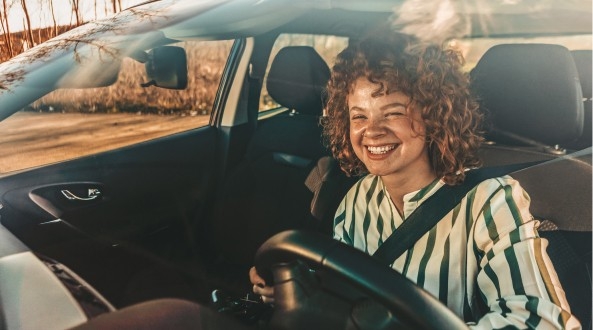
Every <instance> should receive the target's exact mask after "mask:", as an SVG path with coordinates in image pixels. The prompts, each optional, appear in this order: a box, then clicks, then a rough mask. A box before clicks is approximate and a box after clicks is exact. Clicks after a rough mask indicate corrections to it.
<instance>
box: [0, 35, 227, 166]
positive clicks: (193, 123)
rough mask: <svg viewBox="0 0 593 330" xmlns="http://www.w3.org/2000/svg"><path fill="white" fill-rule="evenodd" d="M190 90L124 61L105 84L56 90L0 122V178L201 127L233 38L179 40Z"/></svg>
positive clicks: (206, 121) (212, 99) (126, 60)
mask: <svg viewBox="0 0 593 330" xmlns="http://www.w3.org/2000/svg"><path fill="white" fill-rule="evenodd" d="M174 45H175V46H181V47H183V48H185V50H186V53H187V67H188V85H187V88H186V89H184V90H170V89H164V88H159V87H155V86H149V87H142V86H141V84H143V83H146V82H147V81H146V80H147V78H146V74H145V68H144V64H142V63H139V62H137V61H135V60H133V59H130V58H125V59H124V60H123V63H122V66H121V71H120V73H119V76H118V79H117V81H116V83H114V84H113V85H111V86H108V87H101V88H86V89H59V90H55V91H53V92H51V93H49V94H47V95H46V96H44V97H43V98H41V99H39V100H37V101H35V102H33V103H32V104H30V105H29V106H27V107H25V108H24V109H23V110H21V111H19V112H17V113H15V114H14V115H13V116H11V117H9V118H7V119H5V120H4V121H2V122H0V131H2V134H1V135H0V146H2V147H1V148H0V150H1V151H0V173H6V172H9V171H14V170H20V169H24V168H30V167H34V166H39V165H44V164H50V163H55V162H59V161H63V160H68V159H73V158H78V157H81V156H86V155H91V154H96V153H99V152H103V151H107V150H113V149H117V148H121V147H124V146H128V145H132V144H135V143H139V142H143V141H147V140H151V139H155V138H158V137H162V136H166V135H170V134H174V133H178V132H182V131H186V130H189V129H192V128H197V127H200V126H204V125H207V124H208V123H209V121H210V111H211V109H212V105H213V102H214V98H215V96H216V92H217V89H218V85H219V82H220V79H221V75H222V71H223V69H224V65H225V63H226V60H227V57H228V55H229V53H230V49H231V46H232V41H184V42H180V43H177V44H174Z"/></svg>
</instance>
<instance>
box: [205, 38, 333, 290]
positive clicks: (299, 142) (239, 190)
mask: <svg viewBox="0 0 593 330" xmlns="http://www.w3.org/2000/svg"><path fill="white" fill-rule="evenodd" d="M328 79H329V68H328V66H327V64H326V63H325V61H324V60H323V59H322V58H321V57H320V56H319V55H318V54H317V53H316V52H315V50H314V49H313V48H311V47H301V46H299V47H286V48H284V49H282V50H281V51H280V52H279V53H278V55H277V56H276V57H275V59H274V62H273V63H272V66H271V69H270V72H269V75H268V79H267V89H268V92H269V93H270V95H271V96H272V98H274V100H275V101H276V102H278V103H279V104H281V105H284V106H286V107H287V108H289V109H290V110H291V111H289V113H283V114H280V115H276V116H273V117H271V118H268V119H265V120H260V121H259V122H258V127H257V128H256V130H255V132H254V135H253V137H252V139H251V141H250V142H249V144H248V146H247V151H246V154H245V156H244V158H243V160H242V161H241V162H240V163H239V164H238V165H237V166H236V168H234V169H233V170H232V171H231V173H230V174H229V175H228V177H227V179H226V180H225V183H224V187H223V188H222V190H221V193H220V194H219V196H218V199H217V203H216V205H215V207H214V209H215V210H214V214H213V218H212V220H211V222H210V226H211V228H210V229H209V230H208V233H209V235H211V236H210V237H208V238H207V240H208V241H209V242H210V243H209V245H210V248H211V249H213V251H211V254H212V255H214V256H215V260H213V261H214V262H215V263H217V265H218V266H219V267H218V268H220V267H223V268H224V269H226V273H227V274H226V276H227V278H226V281H227V282H228V283H229V284H231V285H237V287H236V289H237V290H238V291H240V290H241V289H240V288H241V286H243V288H244V289H248V288H249V286H248V284H249V282H248V276H247V271H248V269H249V267H250V266H251V265H252V264H253V258H254V256H255V251H256V250H257V248H258V247H259V246H260V245H261V244H262V243H263V242H264V241H265V240H266V239H268V238H269V237H271V236H272V235H274V234H276V233H278V232H280V231H283V230H287V229H311V230H315V229H316V227H317V226H318V224H317V223H316V222H315V221H314V219H313V217H312V216H311V213H310V204H311V199H312V198H313V192H312V191H310V190H309V189H308V188H307V186H306V185H305V180H306V178H307V176H308V175H309V172H310V171H311V169H312V168H313V167H314V166H315V165H316V162H317V160H318V159H319V158H321V157H323V156H325V155H327V154H328V151H327V149H326V148H325V147H324V146H323V143H322V129H321V126H320V125H319V119H320V116H321V113H322V108H323V104H322V93H323V90H324V88H325V85H326V84H327V81H328Z"/></svg>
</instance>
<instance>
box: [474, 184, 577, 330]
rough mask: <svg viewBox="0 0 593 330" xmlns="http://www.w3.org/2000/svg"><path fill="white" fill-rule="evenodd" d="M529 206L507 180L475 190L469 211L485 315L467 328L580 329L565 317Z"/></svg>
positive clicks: (561, 297)
mask: <svg viewBox="0 0 593 330" xmlns="http://www.w3.org/2000/svg"><path fill="white" fill-rule="evenodd" d="M479 195H482V196H485V197H484V198H480V197H479ZM529 204H530V199H529V196H528V195H527V193H526V192H525V191H524V190H523V188H522V187H521V186H520V185H519V183H518V182H517V181H516V180H513V179H511V178H510V177H504V178H497V179H492V180H487V181H485V182H483V183H481V184H480V185H479V186H478V190H477V191H476V199H475V200H474V205H473V206H472V209H473V210H474V214H477V217H475V219H474V220H475V222H474V236H473V238H474V248H475V251H478V263H479V271H478V276H477V284H478V287H479V292H478V294H480V295H481V299H483V300H484V302H485V304H486V306H488V309H489V311H488V312H487V314H486V315H484V316H483V317H482V318H481V319H480V320H479V321H478V323H477V324H476V325H472V327H473V328H475V329H493V328H504V327H506V326H511V327H516V328H529V329H550V328H552V329H576V328H580V327H581V326H580V324H579V322H578V320H577V319H576V318H575V317H574V316H573V315H572V314H571V313H570V307H569V305H568V302H567V300H566V297H565V295H564V290H563V289H562V286H561V284H560V281H559V280H558V276H557V275H556V271H555V270H554V267H553V265H552V262H551V260H550V258H549V257H548V254H547V253H546V247H547V240H545V239H541V238H539V235H538V233H537V227H538V225H539V221H536V220H534V219H533V217H532V215H531V214H530V212H529ZM479 298H480V297H479Z"/></svg>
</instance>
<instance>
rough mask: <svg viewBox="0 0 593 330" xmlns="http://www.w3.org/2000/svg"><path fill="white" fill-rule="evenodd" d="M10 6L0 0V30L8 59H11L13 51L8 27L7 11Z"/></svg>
mask: <svg viewBox="0 0 593 330" xmlns="http://www.w3.org/2000/svg"><path fill="white" fill-rule="evenodd" d="M9 8H10V5H9V4H8V1H7V0H2V30H3V32H4V41H5V42H6V50H7V52H8V57H9V58H10V57H13V56H14V55H15V54H14V49H13V47H12V40H11V38H10V26H9V24H8V9H9Z"/></svg>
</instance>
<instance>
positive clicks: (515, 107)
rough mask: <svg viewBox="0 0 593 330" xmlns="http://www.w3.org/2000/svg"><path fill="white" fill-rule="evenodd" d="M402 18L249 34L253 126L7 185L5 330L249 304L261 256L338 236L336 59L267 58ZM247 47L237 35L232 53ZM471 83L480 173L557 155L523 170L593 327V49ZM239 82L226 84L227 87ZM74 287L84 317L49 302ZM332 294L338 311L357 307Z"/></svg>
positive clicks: (493, 54)
mask: <svg viewBox="0 0 593 330" xmlns="http://www.w3.org/2000/svg"><path fill="white" fill-rule="evenodd" d="M390 14H391V13H385V12H383V13H381V12H375V13H371V12H369V13H366V14H361V13H354V12H347V11H344V12H339V11H338V12H337V13H334V12H331V13H329V12H324V11H323V10H319V11H314V12H312V13H310V14H307V15H304V16H303V17H300V18H299V19H298V20H293V21H291V22H289V23H287V24H285V25H282V26H281V27H279V28H277V29H275V30H272V31H268V32H265V33H261V34H257V35H255V36H254V37H253V38H252V39H251V38H249V39H251V40H250V41H249V42H252V43H253V49H252V53H251V56H250V58H249V69H248V74H247V75H246V77H244V79H243V80H242V88H241V95H240V97H239V99H240V104H241V105H240V107H244V110H245V113H246V114H247V115H246V116H247V120H246V121H245V122H244V123H241V124H238V125H232V126H226V125H223V124H220V123H221V121H222V119H221V118H222V116H223V114H222V113H221V111H222V108H218V109H216V111H215V112H214V114H213V117H212V118H213V120H212V122H213V123H214V124H213V125H209V126H206V127H202V128H199V129H196V130H193V131H190V132H186V133H181V134H177V135H175V136H171V137H166V138H162V139H159V140H155V141H149V142H146V143H143V144H140V145H138V146H133V147H129V148H123V149H121V150H115V151H111V152H107V153H104V154H101V155H96V156H91V157H85V158H81V159H76V160H72V161H68V162H64V163H58V164H53V165H49V166H45V167H41V168H34V169H31V170H29V171H22V172H19V173H16V174H14V175H10V176H5V177H1V178H0V188H1V190H2V191H3V195H2V199H1V204H0V216H1V218H0V219H1V220H0V221H1V223H2V226H0V304H1V305H2V310H3V314H4V322H5V324H6V326H7V328H9V329H11V328H18V327H19V325H20V326H23V325H25V326H28V327H30V328H40V327H43V322H48V320H50V321H49V322H52V323H53V324H54V325H56V327H57V328H68V327H71V326H73V325H77V324H81V323H84V322H86V320H88V319H91V318H94V317H96V316H97V315H100V314H103V313H114V312H115V311H116V310H118V309H121V308H124V307H126V306H131V305H134V304H138V303H141V302H145V301H154V300H155V299H159V298H167V297H174V298H181V299H187V300H190V301H196V302H199V303H201V304H206V305H207V304H209V303H210V297H211V292H212V290H214V289H220V290H223V291H225V292H227V293H228V294H229V295H231V296H235V297H240V296H242V295H245V294H246V293H247V292H249V291H251V286H252V285H251V284H250V282H249V279H248V275H247V274H248V271H249V268H250V267H251V266H253V265H254V263H255V262H256V260H255V258H256V257H255V256H256V255H257V254H258V253H259V252H258V249H260V250H261V248H260V247H261V246H262V244H265V242H266V241H267V240H268V239H270V238H271V237H273V236H274V235H275V234H278V233H282V232H285V231H286V230H299V231H303V232H314V233H317V234H320V235H322V236H325V237H328V238H330V237H331V233H332V224H333V216H334V212H335V210H336V208H337V206H338V204H339V202H340V201H341V198H342V196H344V195H345V194H346V192H347V191H348V189H349V188H350V187H351V186H352V185H353V184H354V183H355V182H356V181H357V180H358V178H356V177H348V176H346V175H345V174H344V173H343V172H342V171H341V170H340V169H339V166H338V164H337V162H336V161H335V160H334V159H333V158H332V157H331V154H330V152H329V151H328V150H327V148H326V147H325V145H324V141H323V139H322V133H321V132H322V126H321V121H322V119H323V108H324V101H325V97H326V94H325V93H326V92H325V85H326V83H327V81H328V79H329V74H330V64H328V63H327V62H326V61H325V60H324V59H323V58H322V57H321V56H320V54H319V53H318V52H317V51H316V50H315V49H314V48H313V47H310V46H287V47H284V48H282V49H281V50H280V51H279V52H278V54H277V55H275V56H274V57H273V60H272V62H271V63H268V61H269V59H270V58H271V57H272V56H271V49H272V46H273V44H274V41H275V40H276V38H277V37H278V36H279V35H280V34H281V33H310V34H319V33H324V34H328V35H337V36H341V37H349V38H350V39H351V40H352V39H356V38H358V37H360V36H362V35H364V33H370V31H372V30H373V29H374V28H376V26H375V24H376V22H382V21H385V20H387V18H388V17H389V15H390ZM365 15H366V16H365ZM320 17H323V19H320ZM310 22H315V24H311V23H310ZM247 43H248V41H247V40H246V38H239V39H238V41H237V42H236V44H235V46H236V47H239V48H240V47H247V46H246V44H247ZM233 61H239V59H233V58H231V59H229V62H228V63H227V68H226V69H225V70H233V68H236V67H237V66H236V63H235V62H233ZM550 63H553V65H550ZM268 67H269V69H268ZM470 77H471V83H472V88H473V89H474V91H475V93H476V95H478V98H479V101H480V106H481V108H482V109H483V110H484V112H485V120H486V125H485V127H484V130H485V136H486V142H485V143H484V145H483V146H482V148H481V150H480V155H481V157H482V159H483V162H484V165H483V166H485V167H488V166H499V165H507V164H511V163H527V162H532V161H538V160H544V161H546V162H544V163H541V164H539V165H536V166H532V167H529V168H526V169H523V170H521V171H518V172H515V173H512V174H511V175H512V176H513V177H514V178H516V179H518V180H519V181H520V182H521V185H522V186H523V187H524V188H525V190H526V191H527V192H528V193H529V194H530V196H531V199H532V204H531V212H532V214H533V215H534V216H535V218H536V219H539V220H541V226H540V235H541V236H542V237H544V238H546V239H548V241H549V247H548V253H549V254H550V257H551V259H552V261H553V263H554V266H555V268H556V271H557V273H558V275H559V277H560V280H561V282H562V284H563V287H564V289H565V291H566V295H567V298H568V301H569V303H570V305H571V308H572V312H573V313H574V314H575V315H576V316H577V318H578V319H579V320H580V321H581V323H582V325H583V328H584V329H591V310H592V305H591V293H592V290H593V289H592V284H591V281H592V280H591V279H592V277H591V274H592V268H591V259H592V254H591V246H592V242H591V232H592V228H591V226H592V224H591V219H592V210H591V200H592V193H591V182H592V171H591V170H592V167H591V166H592V164H591V145H592V143H591V126H592V125H591V96H592V95H591V50H576V51H572V52H571V51H569V50H568V49H567V48H565V47H563V46H558V45H549V44H527V43H524V44H506V45H498V46H495V47H492V48H491V49H489V50H488V51H487V52H486V54H484V55H483V56H482V58H481V59H480V61H479V62H478V63H477V65H476V67H475V68H474V69H473V70H472V71H471V74H470ZM230 83H231V82H230V81H223V82H221V85H220V87H219V89H220V90H222V91H227V92H228V90H229V89H230V88H231V87H229V85H228V84H230ZM264 87H265V89H266V90H267V91H268V93H269V95H270V97H271V98H273V100H274V101H275V102H276V103H278V104H279V105H280V107H281V108H282V111H280V112H279V114H275V115H271V116H269V117H265V116H264V115H265V113H258V110H259V109H258V105H259V99H260V94H261V93H262V88H264ZM219 93H220V92H219ZM188 150H192V152H188ZM197 173H199V175H198V174H197ZM147 178H150V180H147ZM149 181H150V182H149ZM40 182H41V183H40ZM65 189H68V190H70V191H74V192H76V191H86V190H88V189H100V191H101V194H102V197H101V198H100V199H98V200H97V202H96V203H95V202H93V203H60V202H57V200H58V197H59V196H58V193H57V192H58V191H60V190H65ZM282 237H283V238H285V239H286V240H288V241H290V239H292V238H293V236H286V234H285V236H282ZM294 237H295V238H294V239H295V240H296V241H297V243H298V242H301V238H300V236H294ZM302 240H303V241H305V242H308V241H307V238H306V237H305V238H303V239H302ZM315 242H316V241H315ZM315 242H313V243H310V244H313V245H315V244H317V243H315ZM266 244H267V243H266ZM270 244H271V243H270ZM270 244H268V246H269V245H270ZM272 245H273V244H272ZM323 248H325V245H324V246H323ZM312 249H313V250H315V249H317V247H316V246H315V247H313V248H312ZM319 249H322V247H319ZM280 254H281V253H280ZM270 255H271V256H270ZM17 256H18V260H26V261H23V262H22V264H24V265H26V267H21V263H20V262H18V260H17ZM261 258H263V259H265V258H268V259H266V261H265V262H268V263H270V262H271V261H269V260H276V259H275V258H278V254H275V253H273V252H272V253H269V252H267V251H264V252H263V253H262V256H261ZM349 258H351V259H352V260H350V261H348V260H344V261H340V260H341V259H340V260H338V261H336V265H341V264H340V262H344V264H343V265H350V264H349V263H348V262H352V263H353V262H357V263H359V265H366V263H365V262H366V261H364V257H363V256H358V255H353V256H350V255H345V256H344V257H343V259H349ZM305 259H306V258H305ZM13 260H14V261H13ZM260 262H261V261H260ZM336 267H338V266H336ZM344 267H346V266H344ZM373 267H374V266H373V265H372V264H369V265H368V268H367V270H368V271H367V273H368V274H362V273H361V274H359V273H355V272H354V271H349V270H346V271H345V274H347V276H351V277H353V278H355V277H357V276H360V277H361V278H362V277H363V276H384V275H383V273H379V271H378V270H377V271H376V272H372V271H371V270H373V271H374V270H375V269H374V268H373ZM48 272H50V273H53V274H55V276H51V277H50V278H52V280H51V281H49V283H48V281H47V278H48V277H47V276H34V275H33V274H36V273H41V274H47V273H48ZM25 275H26V276H25ZM20 277H22V281H23V283H26V284H27V285H30V286H31V287H33V288H34V289H29V290H26V291H25V290H17V289H16V288H11V287H12V286H13V284H12V282H10V281H8V280H3V279H8V278H20ZM369 278H370V277H369ZM382 279H383V277H380V278H379V279H378V280H382ZM337 282H340V281H337ZM402 282H403V281H402ZM60 283H62V284H60ZM337 285H343V284H342V283H338V284H337ZM397 285H401V286H400V287H397ZM406 285H407V284H405V283H400V282H397V281H395V284H393V287H389V288H386V289H385V290H384V299H385V300H386V301H388V300H390V299H392V300H393V301H397V303H393V304H400V305H398V306H399V308H401V305H405V303H406V302H405V301H402V300H401V299H402V298H394V297H393V296H394V295H395V293H393V292H396V291H398V290H399V291H403V292H404V293H401V292H400V293H398V294H399V295H401V294H405V293H406V292H407V293H408V294H409V295H411V296H412V295H413V296H414V297H416V296H418V297H417V298H416V299H418V300H417V301H415V302H414V303H417V302H418V301H423V300H421V299H425V298H424V297H420V295H419V294H418V293H417V292H416V291H413V290H412V289H410V290H411V291H406V290H408V289H405V290H404V289H402V287H405V286H406ZM64 286H69V287H67V288H66V289H64ZM52 290H53V291H52ZM64 290H66V291H64ZM36 291H38V292H50V293H48V294H49V295H50V296H49V298H48V300H41V299H38V298H36V295H35V294H34V293H35V292H36ZM64 292H71V294H72V295H75V296H76V298H77V300H78V301H79V304H81V305H84V307H83V308H82V311H81V310H80V309H76V308H70V309H69V308H68V307H66V308H64V309H63V310H60V311H57V312H56V311H55V310H54V309H53V306H70V305H71V304H70V303H59V302H58V303H56V304H47V301H51V300H52V299H57V300H59V299H66V298H64V297H65V295H64ZM72 292H74V293H72ZM24 293H27V294H26V295H25V294H24ZM66 296H67V295H66ZM358 297H359V296H357V295H354V294H353V296H352V297H347V298H346V301H348V300H349V299H357V298H358ZM19 299H22V301H18V300H19ZM331 299H333V298H331ZM330 301H331V302H332V303H336V304H337V305H339V307H337V309H338V310H340V311H343V310H346V309H348V308H349V305H348V304H347V303H339V302H335V301H334V300H330ZM319 303H327V300H323V301H321V302H319ZM428 303H430V302H428ZM11 306H14V309H11V308H12V307H11ZM25 306H36V307H35V308H36V311H37V314H38V317H36V318H27V319H26V320H25V318H24V317H23V318H19V317H12V316H11V315H17V314H18V313H19V311H20V310H21V309H23V308H25ZM414 306H415V305H414ZM305 307H306V306H305ZM151 308H152V307H151ZM179 308H183V306H180V307H179ZM435 308H436V307H435ZM174 309H175V305H172V307H171V310H174ZM149 310H150V309H146V310H143V312H144V313H146V312H147V311H149ZM380 311H381V312H383V310H380ZM321 312H323V309H321ZM307 313H309V314H297V316H294V315H292V314H284V316H285V317H286V319H285V321H282V322H286V323H285V324H283V325H288V326H287V327H289V328H290V327H291V325H292V326H294V325H299V324H301V323H298V321H296V320H294V322H295V323H290V322H293V321H292V320H293V319H291V317H294V318H298V317H301V318H302V315H314V316H320V317H321V315H319V313H320V309H319V308H317V310H312V309H310V310H308V311H307ZM443 313H445V312H443ZM56 314H59V315H60V316H59V317H58V316H56ZM286 315H288V316H286ZM443 315H444V314H443ZM403 318H404V319H405V316H404V317H403ZM11 322H13V323H11ZM336 322H341V320H338V321H336ZM361 322H362V321H361ZM410 322H412V323H414V322H416V321H414V320H411V321H410ZM430 322H435V323H436V324H441V325H442V324H449V323H438V322H452V323H450V325H451V326H454V325H456V324H457V323H455V322H456V321H451V320H441V319H435V320H430ZM433 324H434V323H433ZM386 326H393V324H392V323H388V324H387V325H386Z"/></svg>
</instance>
